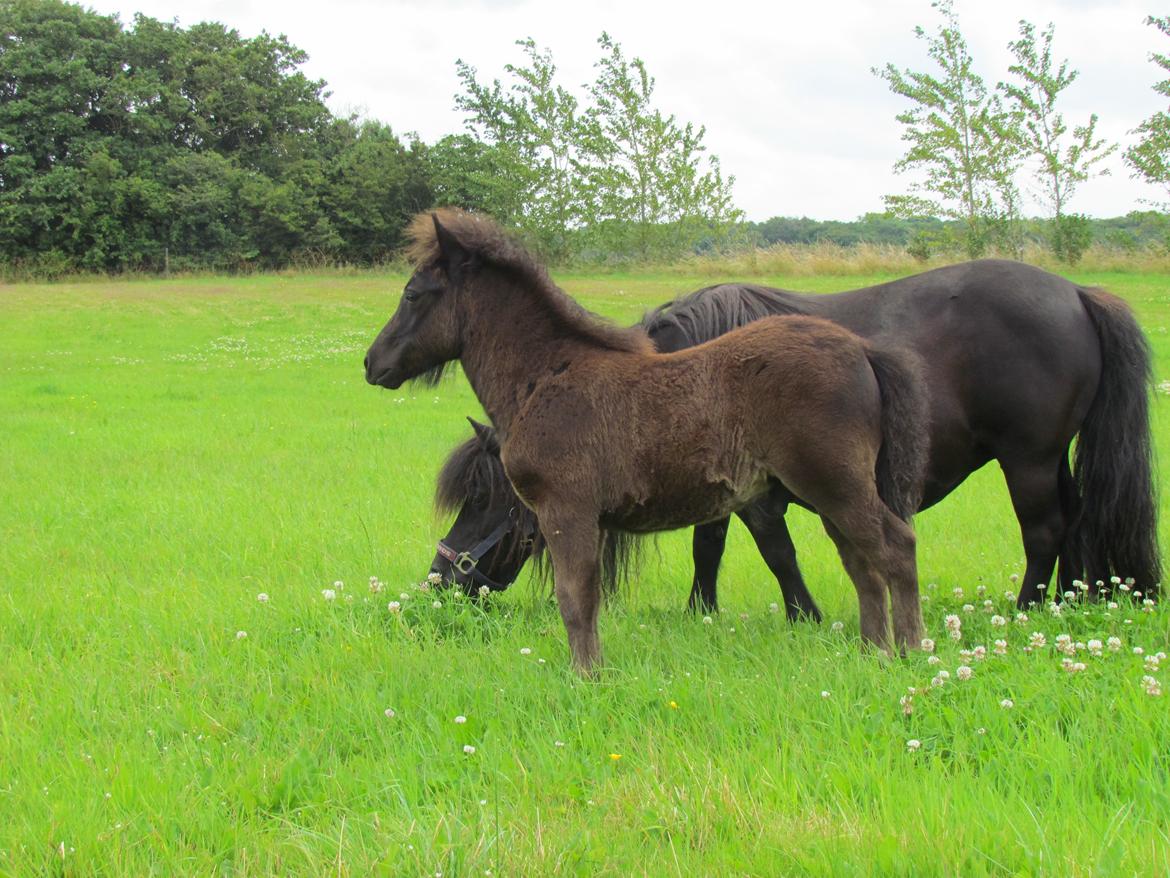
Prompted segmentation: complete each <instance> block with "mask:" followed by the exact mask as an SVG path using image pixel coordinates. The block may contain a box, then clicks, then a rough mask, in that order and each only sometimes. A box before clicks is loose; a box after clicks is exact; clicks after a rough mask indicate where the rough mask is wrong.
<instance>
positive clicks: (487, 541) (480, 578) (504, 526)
mask: <svg viewBox="0 0 1170 878" xmlns="http://www.w3.org/2000/svg"><path fill="white" fill-rule="evenodd" d="M515 526H516V507H515V506H513V507H512V508H511V509H509V510H508V517H507V518H505V519H504V520H503V521H501V522H500V523H499V524H498V525H496V528H495V530H493V531H492V532H491V533H490V534H488V535H487V536H486V537H484V538H483V539H482V540H480V541H479V542H478V543H476V545H475V547H474V548H473V549H470V550H468V551H466V552H458V551H456V550H455V549H453V548H451V547H450V546H449V545H447V544H446V543H445V542H443V541H442V540H439V541H438V543H437V544H436V546H435V547H436V548H437V549H438V552H439V554H440V555H442V556H443V557H444V558H446V559H447V560H448V561H450V562H451V566H452V567H454V568H455V569H456V570H458V571H459V572H460V573H462V574H463V575H464V576H470V577H471V578H472V579H474V580H475V581H476V582H478V583H479V584H480V585H486V586H487V587H488V588H489V589H490V590H492V591H503V590H504V589H506V588H507V587H508V586H509V585H511V584H512V579H515V577H513V578H512V579H509V580H508V581H507V582H496V581H495V580H494V579H492V578H491V577H489V576H488V575H487V574H485V573H483V572H482V571H481V570H480V569H479V562H480V559H481V558H483V556H484V555H486V554H487V553H488V552H489V551H491V549H492V547H494V546H495V545H496V544H497V543H498V542H499V541H500V540H502V539H503V538H504V535H505V534H507V533H508V532H509V531H510V530H512V528H514V527H515ZM516 572H517V573H519V570H518V569H517V571H516Z"/></svg>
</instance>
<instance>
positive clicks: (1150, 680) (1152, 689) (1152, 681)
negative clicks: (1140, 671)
mask: <svg viewBox="0 0 1170 878" xmlns="http://www.w3.org/2000/svg"><path fill="white" fill-rule="evenodd" d="M1142 688H1144V689H1145V690H1146V694H1147V695H1161V694H1162V684H1161V683H1159V682H1158V681H1157V679H1156V678H1154V677H1151V676H1150V675H1148V674H1147V675H1146V676H1144V677H1142Z"/></svg>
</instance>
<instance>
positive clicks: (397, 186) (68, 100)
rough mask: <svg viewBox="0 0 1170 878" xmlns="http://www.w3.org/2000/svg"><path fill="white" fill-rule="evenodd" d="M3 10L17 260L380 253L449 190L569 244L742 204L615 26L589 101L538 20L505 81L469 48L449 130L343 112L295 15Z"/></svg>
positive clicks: (670, 237) (596, 241)
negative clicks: (454, 123) (302, 40)
mask: <svg viewBox="0 0 1170 878" xmlns="http://www.w3.org/2000/svg"><path fill="white" fill-rule="evenodd" d="M0 25H2V33H3V39H2V41H0V261H2V262H3V263H5V264H7V265H9V266H16V267H19V268H23V269H25V270H26V271H27V272H29V273H34V274H57V273H63V272H66V271H75V270H88V271H103V272H108V271H125V270H148V271H157V270H161V269H163V268H164V267H173V268H176V269H183V268H215V269H227V270H234V269H240V268H245V267H248V266H258V267H265V268H271V267H279V266H283V265H287V264H289V263H290V262H301V263H306V262H307V263H312V262H314V261H329V262H344V263H359V264H369V263H374V262H378V261H380V260H386V259H389V258H391V257H393V255H394V254H395V253H396V252H397V251H398V249H399V248H400V246H401V244H402V232H403V229H404V227H405V224H406V222H407V220H408V219H409V218H410V217H411V216H413V215H414V214H415V213H416V212H418V211H420V210H423V209H426V208H428V207H431V206H433V205H436V204H458V205H460V206H463V207H466V208H471V209H478V210H483V211H487V212H490V213H492V214H494V215H496V216H497V217H498V218H499V219H500V220H502V221H503V222H505V223H510V224H512V225H514V226H516V227H518V228H520V229H522V230H523V231H524V232H525V233H527V235H528V237H529V238H530V240H531V242H532V243H533V245H534V246H535V247H536V248H537V249H538V250H539V251H540V252H541V253H542V254H543V255H544V256H545V257H546V258H549V259H550V260H554V261H564V260H567V259H570V258H574V257H578V256H580V255H581V254H583V253H593V254H602V253H611V252H612V253H616V254H618V258H637V259H650V258H660V259H670V258H674V257H675V256H677V255H679V254H681V253H684V252H689V251H691V250H693V249H695V248H701V247H703V246H705V245H706V246H713V244H714V242H716V241H719V240H722V239H724V238H726V237H727V236H728V235H729V234H730V233H731V231H732V230H733V229H734V226H735V223H736V221H737V220H738V219H739V218H740V215H739V213H738V211H736V210H735V208H734V206H733V204H732V201H731V185H732V180H731V179H724V178H723V176H722V172H721V170H720V167H719V161H718V158H716V157H714V156H709V155H707V154H706V150H705V147H704V144H703V138H704V135H705V132H704V130H703V129H702V128H701V127H695V126H694V125H692V124H689V123H681V122H679V121H678V120H676V119H675V118H674V117H673V116H670V115H665V114H663V113H662V112H661V111H659V110H658V109H657V108H655V107H654V105H653V92H654V79H653V77H651V76H650V75H649V74H648V73H647V71H646V69H645V65H644V64H643V63H642V61H641V60H639V59H637V58H632V59H631V58H628V57H627V56H626V55H625V53H624V52H623V51H622V48H621V46H620V45H619V44H618V43H617V42H615V41H613V40H612V39H611V38H610V37H609V36H608V35H605V34H603V35H602V37H601V39H600V40H599V41H598V44H599V48H600V52H601V58H600V60H599V61H598V63H597V71H598V76H597V80H596V82H595V83H594V84H593V85H592V86H591V87H590V89H589V101H588V102H587V103H586V104H585V105H580V104H579V103H578V101H577V98H575V97H574V96H573V95H572V94H571V93H570V92H569V91H568V90H566V89H565V88H564V87H563V86H562V85H560V84H559V83H557V81H556V68H555V65H554V64H553V62H552V58H551V55H550V53H549V52H548V51H547V50H546V51H541V50H538V49H537V47H536V45H535V43H533V42H532V41H531V40H525V41H521V42H520V43H519V44H518V45H519V48H520V51H521V54H522V56H523V59H524V63H522V64H517V65H509V67H508V68H507V71H508V74H509V77H510V79H509V80H508V82H506V83H505V84H501V83H500V82H499V81H495V82H493V83H491V84H490V85H487V84H483V83H481V82H479V80H478V79H477V77H476V72H475V70H474V69H473V68H471V67H469V66H468V65H466V64H463V63H462V62H459V63H458V72H459V76H460V80H461V82H462V84H463V86H464V91H463V93H461V94H460V95H458V96H457V99H456V100H457V106H458V107H459V108H460V109H462V110H463V111H464V113H465V116H466V120H467V132H466V133H464V134H459V135H452V136H449V137H445V138H442V139H441V140H439V141H438V142H436V143H434V144H429V145H428V144H425V143H423V142H422V141H420V140H419V139H417V138H415V137H406V138H402V137H400V136H398V135H397V134H396V133H395V132H394V131H393V130H392V129H391V128H390V127H389V126H388V125H386V124H384V123H381V122H376V121H369V120H360V119H357V118H355V117H338V116H335V115H334V114H333V113H331V112H330V111H329V109H328V107H327V106H326V103H325V101H326V98H327V97H328V92H327V91H326V85H325V83H324V82H323V81H320V80H311V79H309V78H307V77H306V76H305V75H304V74H303V73H302V72H301V70H300V67H301V65H302V64H303V63H304V61H305V59H306V56H305V53H304V52H303V51H301V50H300V49H298V48H297V47H295V46H293V45H291V44H290V43H289V42H288V41H287V40H286V39H285V38H284V37H283V36H278V37H274V36H271V35H270V34H267V33H261V34H260V35H259V36H256V37H253V38H250V39H246V38H243V37H241V36H240V34H239V33H238V32H237V31H235V30H232V29H230V28H227V27H225V26H224V25H222V24H219V23H208V22H204V23H199V24H195V25H193V26H191V27H189V28H183V27H180V26H178V25H177V24H174V23H168V22H161V21H158V20H155V19H152V18H149V17H146V16H143V15H137V16H135V18H134V21H133V24H132V25H131V26H129V27H124V26H123V25H122V24H121V23H120V22H119V20H118V19H117V18H116V17H115V16H107V15H101V14H98V13H96V12H93V11H91V10H87V9H85V8H83V7H82V6H79V5H74V4H71V3H66V2H62V0H3V2H0Z"/></svg>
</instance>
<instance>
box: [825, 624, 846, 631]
mask: <svg viewBox="0 0 1170 878" xmlns="http://www.w3.org/2000/svg"><path fill="white" fill-rule="evenodd" d="M829 627H830V628H831V629H833V630H834V631H844V630H845V623H844V622H834V623H833V624H832V625H830V626H829Z"/></svg>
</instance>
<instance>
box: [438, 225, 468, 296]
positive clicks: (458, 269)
mask: <svg viewBox="0 0 1170 878" xmlns="http://www.w3.org/2000/svg"><path fill="white" fill-rule="evenodd" d="M431 221H432V222H434V224H435V241H436V242H437V243H438V245H439V263H440V264H441V265H442V266H443V269H444V271H446V273H447V277H448V278H450V279H451V282H452V283H458V282H459V281H460V280H461V279H462V275H463V271H464V269H466V268H467V267H468V265H469V264H470V263H471V253H470V252H469V251H468V250H467V248H466V247H464V246H463V245H462V244H460V243H459V239H458V238H456V237H455V236H454V235H453V234H451V232H450V230H449V229H448V228H447V227H446V226H444V225H443V224H442V223H441V222H439V215H438V214H437V213H432V214H431Z"/></svg>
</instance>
